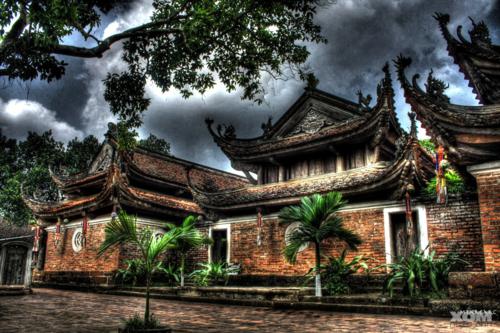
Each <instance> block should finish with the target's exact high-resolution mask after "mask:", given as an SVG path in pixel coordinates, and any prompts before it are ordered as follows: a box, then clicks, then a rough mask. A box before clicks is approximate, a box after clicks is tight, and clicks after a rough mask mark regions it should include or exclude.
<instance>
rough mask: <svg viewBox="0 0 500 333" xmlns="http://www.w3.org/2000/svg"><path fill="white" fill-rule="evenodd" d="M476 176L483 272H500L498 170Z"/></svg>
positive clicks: (499, 179) (499, 180) (499, 176)
mask: <svg viewBox="0 0 500 333" xmlns="http://www.w3.org/2000/svg"><path fill="white" fill-rule="evenodd" d="M496 164H497V168H496V169H492V170H489V171H486V172H480V173H478V174H476V181H477V191H478V194H479V205H480V210H481V228H482V236H483V251H484V257H485V270H487V271H500V169H499V168H498V165H500V162H496Z"/></svg>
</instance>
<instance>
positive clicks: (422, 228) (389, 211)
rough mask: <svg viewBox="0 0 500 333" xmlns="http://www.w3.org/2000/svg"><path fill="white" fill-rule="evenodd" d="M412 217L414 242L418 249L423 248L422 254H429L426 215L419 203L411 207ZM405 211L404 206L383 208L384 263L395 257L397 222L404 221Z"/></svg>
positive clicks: (392, 260)
mask: <svg viewBox="0 0 500 333" xmlns="http://www.w3.org/2000/svg"><path fill="white" fill-rule="evenodd" d="M412 211H413V219H414V221H413V222H414V223H415V229H416V233H417V235H416V242H418V245H419V247H420V249H423V250H424V254H425V255H428V254H429V236H428V231H427V215H426V211H425V206H422V205H419V206H415V207H413V209H412ZM405 213H406V208H405V207H404V206H401V207H391V208H385V209H384V239H385V257H386V263H388V264H390V263H392V262H394V259H395V258H396V257H397V252H398V250H397V246H398V244H397V239H396V237H395V236H396V235H395V234H396V232H397V230H396V229H397V228H398V224H400V223H405V222H404V219H405Z"/></svg>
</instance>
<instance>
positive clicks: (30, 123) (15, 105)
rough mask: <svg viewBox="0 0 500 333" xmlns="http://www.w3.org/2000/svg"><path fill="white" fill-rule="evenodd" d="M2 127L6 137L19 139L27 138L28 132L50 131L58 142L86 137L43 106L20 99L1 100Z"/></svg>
mask: <svg viewBox="0 0 500 333" xmlns="http://www.w3.org/2000/svg"><path fill="white" fill-rule="evenodd" d="M0 127H1V128H2V132H3V134H4V135H7V136H8V137H13V138H17V139H23V138H25V137H26V135H27V133H28V131H34V132H38V133H42V132H44V131H47V130H49V129H52V133H53V135H54V138H55V139H56V140H59V141H63V142H68V141H69V140H71V139H73V138H75V137H78V138H83V136H84V135H83V132H82V131H80V130H77V129H75V128H74V127H72V126H71V125H69V124H68V123H66V122H64V121H60V120H58V119H57V118H56V113H55V112H54V111H52V110H49V109H46V108H45V107H44V106H43V105H42V104H40V103H38V102H33V101H29V100H20V99H11V100H9V101H8V102H4V101H3V100H2V99H0Z"/></svg>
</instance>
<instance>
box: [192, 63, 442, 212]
mask: <svg viewBox="0 0 500 333" xmlns="http://www.w3.org/2000/svg"><path fill="white" fill-rule="evenodd" d="M383 71H384V74H385V76H384V78H383V79H382V80H381V82H380V83H379V85H378V87H377V100H376V103H375V105H374V106H373V107H370V106H369V101H370V100H371V97H370V96H369V95H368V96H366V97H365V96H363V95H362V93H361V92H358V96H359V101H358V102H357V103H356V102H351V101H348V100H345V99H343V98H340V97H338V96H334V95H332V94H329V93H327V92H324V91H321V90H319V89H316V88H311V87H309V88H306V91H305V92H304V93H303V94H302V96H300V97H299V99H298V100H297V101H296V102H295V103H294V104H293V105H292V106H291V107H290V108H289V109H288V110H287V111H286V112H285V113H284V115H283V116H282V117H281V118H280V119H279V120H278V121H277V122H276V123H274V124H271V122H270V121H269V122H268V123H264V124H262V126H261V127H262V129H263V133H262V135H261V136H259V137H256V138H251V139H240V138H237V137H236V135H235V130H234V127H233V126H231V125H229V126H225V125H219V126H217V128H216V129H214V128H213V120H211V119H207V121H206V122H207V125H208V129H209V131H210V133H211V135H212V137H213V138H214V141H215V142H216V143H217V145H218V146H219V147H220V148H221V149H222V151H223V152H224V153H225V154H226V155H227V157H228V158H229V159H230V160H231V165H232V166H233V168H235V169H237V170H241V171H242V172H243V173H245V175H246V176H247V177H248V179H249V182H250V183H251V184H252V185H245V186H244V187H242V188H240V189H231V190H225V191H204V190H203V189H201V188H198V187H196V185H192V186H191V190H192V192H193V194H194V198H195V200H196V201H197V202H198V203H199V204H200V205H201V206H202V207H203V208H204V209H207V210H213V211H216V212H226V213H227V212H229V211H233V212H234V211H239V212H240V213H241V212H246V211H250V210H252V209H253V211H255V209H256V208H258V207H260V208H262V207H264V206H265V207H269V210H273V209H276V208H279V207H281V206H283V205H289V204H294V203H297V202H298V201H299V200H300V198H301V197H303V196H307V195H311V194H313V193H326V192H329V191H340V192H342V193H343V195H344V196H345V197H347V198H349V200H350V201H353V202H355V201H367V200H373V199H374V198H378V199H400V198H402V197H403V195H404V194H405V193H406V192H407V190H408V189H409V188H411V191H412V192H413V191H414V190H419V189H421V188H422V187H424V186H425V184H426V182H427V181H428V180H429V177H432V174H433V169H432V165H433V164H432V157H431V156H430V155H429V153H428V152H427V151H425V150H424V149H423V148H422V147H420V145H419V144H418V140H417V138H416V127H415V124H414V123H413V122H412V124H413V125H412V129H411V133H409V134H407V133H405V132H404V131H403V130H402V129H401V126H400V124H399V121H398V119H397V116H396V113H395V110H394V100H393V99H394V91H393V89H392V80H391V76H390V72H389V66H388V64H386V65H385V66H384V68H383ZM411 117H414V115H413V114H412V115H411ZM412 121H413V120H412ZM252 174H254V175H256V177H253V175H252Z"/></svg>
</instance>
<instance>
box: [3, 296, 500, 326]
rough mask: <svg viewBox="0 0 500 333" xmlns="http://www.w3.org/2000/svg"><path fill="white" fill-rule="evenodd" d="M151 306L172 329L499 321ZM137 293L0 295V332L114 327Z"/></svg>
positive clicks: (135, 303)
mask: <svg viewBox="0 0 500 333" xmlns="http://www.w3.org/2000/svg"><path fill="white" fill-rule="evenodd" d="M151 302H152V310H153V312H154V313H155V315H156V317H157V318H159V319H160V321H161V322H162V323H164V324H168V325H170V327H172V328H173V331H174V332H203V333H208V332H231V333H232V332H272V333H279V332H286V333H291V332H354V333H365V332H404V333H411V332H418V333H422V332H500V323H498V322H496V323H492V324H489V325H488V326H467V327H460V326H456V325H452V324H450V320H449V319H447V318H431V317H416V316H389V315H369V314H350V313H335V312H314V311H297V310H272V309H269V308H256V307H247V306H228V305H220V304H206V303H189V302H178V301H170V300H160V299H153V300H151ZM143 306H144V300H143V299H142V298H139V297H127V296H114V295H101V294H94V293H82V292H75V291H62V290H52V289H35V290H34V293H33V294H32V295H25V296H4V297H0V332H44V333H46V332H47V333H49V332H64V333H66V332H116V331H117V328H118V327H120V326H121V325H122V323H123V320H124V319H125V318H127V317H128V316H130V315H132V314H134V313H135V312H141V311H142V310H143Z"/></svg>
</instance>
